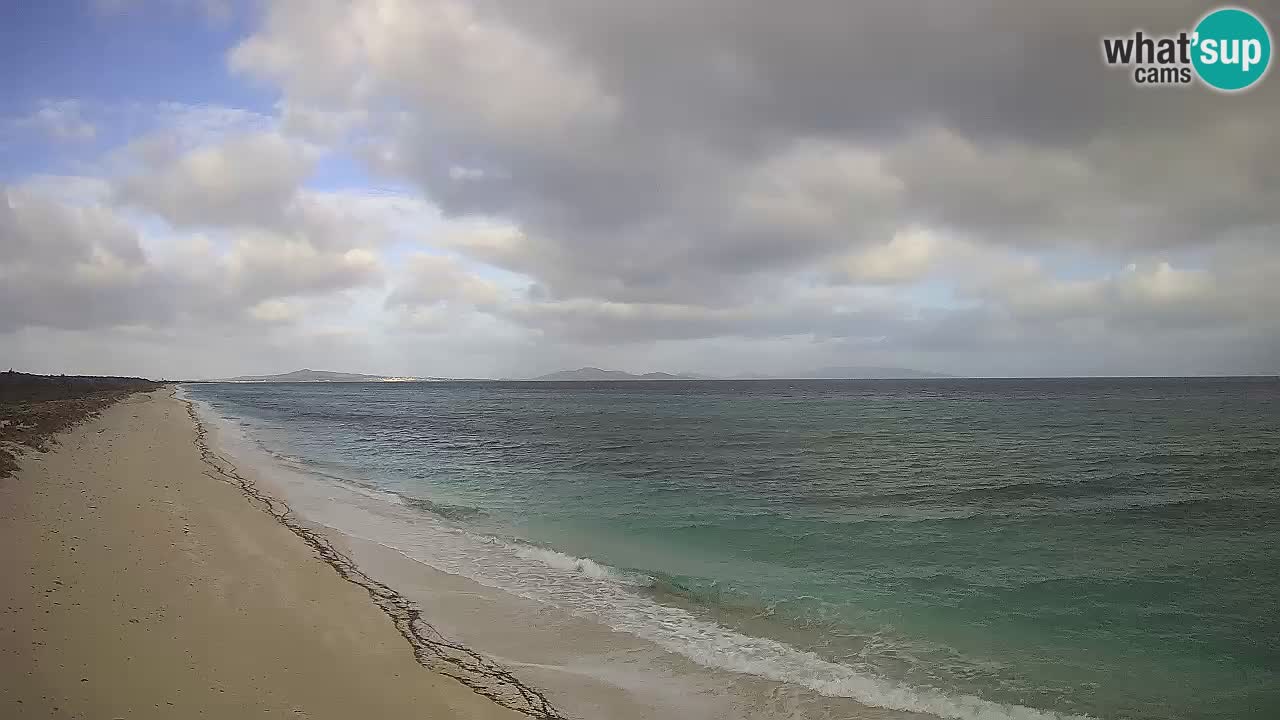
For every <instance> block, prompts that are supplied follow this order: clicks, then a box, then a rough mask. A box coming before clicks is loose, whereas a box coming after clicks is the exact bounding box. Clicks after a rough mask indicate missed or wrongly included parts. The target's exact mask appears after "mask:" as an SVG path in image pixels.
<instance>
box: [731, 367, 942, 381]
mask: <svg viewBox="0 0 1280 720" xmlns="http://www.w3.org/2000/svg"><path fill="white" fill-rule="evenodd" d="M748 377H751V378H759V379H766V378H772V379H778V380H916V379H922V378H948V377H955V376H954V375H945V374H943V373H936V372H927V371H924V370H911V369H909V368H898V367H866V366H846V367H824V368H818V369H817V370H809V371H806V372H799V373H794V374H780V375H767V376H766V375H751V376H748Z"/></svg>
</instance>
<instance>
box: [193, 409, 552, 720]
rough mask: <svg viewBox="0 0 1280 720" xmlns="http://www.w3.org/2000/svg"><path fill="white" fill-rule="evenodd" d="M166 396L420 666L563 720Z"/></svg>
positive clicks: (224, 465)
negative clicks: (337, 541) (380, 615)
mask: <svg viewBox="0 0 1280 720" xmlns="http://www.w3.org/2000/svg"><path fill="white" fill-rule="evenodd" d="M170 397H172V398H173V399H175V400H177V401H178V402H180V403H182V404H183V405H185V406H186V409H187V415H188V416H189V417H190V418H191V422H192V424H193V425H194V427H195V433H196V434H195V438H194V440H193V443H194V445H195V447H196V449H197V450H198V451H199V453H200V457H201V459H202V460H203V461H204V463H205V464H206V465H208V466H209V467H210V468H211V469H212V470H213V472H214V473H216V474H217V475H218V476H219V478H220V479H221V480H222V481H223V482H227V483H229V484H231V485H233V486H235V487H236V488H238V489H239V490H240V491H241V492H242V493H243V494H244V496H245V498H246V499H247V500H249V502H250V503H252V504H253V505H255V506H257V507H258V508H259V509H260V510H262V511H263V512H265V513H267V514H268V515H270V516H271V517H272V518H273V519H275V521H276V522H278V523H280V524H281V525H282V526H284V527H286V528H288V529H289V530H290V531H291V532H292V533H293V534H294V535H296V536H298V538H299V539H301V540H302V541H303V542H304V543H306V544H307V546H308V547H310V548H311V549H312V550H313V551H314V553H315V555H316V557H318V558H319V559H321V560H323V561H324V562H325V563H326V564H328V565H329V566H330V567H332V568H333V570H334V571H335V572H336V573H337V574H338V575H339V577H341V578H342V579H343V580H345V581H347V582H349V583H351V584H352V585H355V586H357V587H360V588H362V589H364V590H365V591H366V592H368V593H369V598H370V600H371V601H372V602H373V604H374V605H376V606H377V607H378V608H380V609H381V610H382V611H383V612H384V613H385V614H386V615H387V617H388V619H390V620H391V622H392V623H393V624H394V625H395V627H396V630H398V631H399V632H400V635H401V636H402V637H403V638H404V639H405V641H406V642H407V643H408V644H409V646H410V648H412V650H413V655H414V658H415V659H416V660H417V661H418V663H419V664H420V665H422V667H424V668H426V669H427V670H430V671H432V672H437V673H440V674H442V675H445V676H447V677H451V678H453V679H454V680H457V681H458V682H460V683H462V684H463V685H466V686H467V687H469V688H471V689H472V690H473V691H475V693H476V694H478V695H481V696H484V697H486V698H488V699H489V700H492V701H493V702H494V703H496V704H498V705H501V706H503V707H506V708H509V709H511V710H515V711H516V712H519V713H521V714H524V715H527V716H529V717H532V718H537V719H538V720H566V716H565V715H563V714H561V713H560V711H558V710H557V709H556V708H555V707H554V706H553V705H552V704H551V702H550V701H549V700H547V698H546V696H545V695H544V694H543V693H542V692H541V691H540V690H537V689H535V688H532V687H529V686H528V685H525V684H524V683H522V682H520V680H518V679H517V678H516V677H515V676H514V675H513V674H512V673H511V672H510V671H508V670H506V669H504V668H502V667H501V666H499V665H497V664H496V663H494V662H493V661H492V660H489V659H488V658H486V657H484V656H483V655H481V654H480V653H478V652H476V651H474V650H472V649H470V648H467V647H465V646H463V645H459V644H457V643H454V642H450V641H449V640H447V639H446V638H445V637H444V636H443V635H442V634H441V633H440V632H439V630H437V629H436V628H435V627H434V626H432V625H431V623H429V622H427V621H426V620H425V619H424V618H423V614H422V610H421V608H419V607H418V606H417V604H416V603H414V602H413V601H412V600H409V599H408V598H406V597H404V596H403V595H401V594H400V593H399V592H398V591H396V590H395V589H393V588H392V587H390V586H388V585H387V584H385V583H383V582H381V581H379V580H377V579H375V578H373V577H371V576H370V575H369V574H368V573H366V572H364V571H363V570H362V569H360V567H359V566H358V565H356V563H355V561H354V560H352V559H351V558H350V557H349V556H348V555H346V554H345V553H343V552H341V551H340V550H338V549H337V548H335V547H334V545H333V543H332V542H330V541H329V539H328V538H327V537H325V536H324V535H323V534H322V533H320V532H317V531H315V530H313V529H311V528H310V527H308V526H307V525H306V523H304V522H302V521H300V520H299V519H298V517H297V515H295V514H294V512H293V509H292V508H291V507H290V506H289V504H288V503H287V502H285V501H284V500H281V499H280V498H278V497H275V496H274V495H272V494H270V493H266V492H263V491H262V489H261V488H260V487H259V486H258V484H257V483H255V482H254V481H252V480H250V479H248V478H245V477H244V476H243V475H241V474H240V473H239V471H238V470H237V468H236V466H235V465H234V464H233V463H231V462H230V461H228V460H227V459H226V458H224V457H222V456H221V455H219V454H218V453H217V452H215V451H214V450H213V449H212V448H210V446H209V443H208V435H209V428H208V427H206V426H205V424H204V423H203V422H201V421H200V418H199V416H198V415H197V413H196V409H195V402H194V401H192V400H189V399H187V398H183V397H178V396H177V393H176V391H175V392H174V393H173V394H171V395H170ZM486 681H487V682H486Z"/></svg>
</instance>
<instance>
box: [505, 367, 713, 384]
mask: <svg viewBox="0 0 1280 720" xmlns="http://www.w3.org/2000/svg"><path fill="white" fill-rule="evenodd" d="M529 379H530V380H545V381H556V380H559V381H584V380H700V379H701V378H699V377H698V376H696V375H675V374H672V373H665V372H651V373H645V374H643V375H635V374H633V373H629V372H623V371H621V370H602V369H600V368H597V367H581V368H578V369H577V370H561V371H559V372H553V373H548V374H546V375H539V376H538V377H535V378H529Z"/></svg>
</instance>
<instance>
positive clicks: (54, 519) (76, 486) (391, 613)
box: [0, 390, 529, 719]
mask: <svg viewBox="0 0 1280 720" xmlns="http://www.w3.org/2000/svg"><path fill="white" fill-rule="evenodd" d="M199 440H200V438H199V436H198V435H197V426H196V424H195V423H194V422H193V420H192V418H191V417H190V415H189V414H188V407H187V405H186V404H185V403H183V402H182V401H179V400H177V399H175V398H173V397H171V396H170V394H169V391H167V390H162V391H157V392H153V393H149V394H138V395H134V396H132V397H130V398H128V399H126V400H125V401H123V402H121V403H119V404H117V405H114V406H112V407H110V408H108V409H106V410H105V411H104V412H103V413H102V415H101V416H100V417H98V418H95V419H93V420H90V421H89V422H87V423H85V424H83V425H81V426H79V427H77V428H75V429H74V430H72V431H70V432H68V433H66V434H64V435H62V436H61V437H60V438H59V442H58V445H57V446H56V447H55V448H53V449H52V451H51V452H48V453H43V454H40V453H34V454H29V455H27V456H25V457H22V458H20V459H19V461H18V466H19V467H18V470H17V472H16V474H15V475H14V476H13V477H9V478H0V546H2V547H3V548H4V552H3V553H0V577H3V578H4V582H3V585H0V717H6V718H26V717H41V718H47V717H61V718H148V717H153V718H161V717H163V718H172V717H215V718H216V717H224V718H241V717H249V716H256V717H283V716H290V717H300V718H335V719H336V718H344V719H345V718H352V717H377V718H399V717H404V718H410V717H422V718H517V717H527V716H528V714H521V713H517V712H515V711H513V710H511V709H508V708H506V707H502V706H500V705H499V704H497V703H495V702H493V701H492V700H490V699H489V698H486V697H483V696H481V695H480V694H477V692H475V691H473V689H471V688H469V687H467V686H466V685H464V684H463V682H460V681H459V680H458V679H455V677H457V676H462V679H463V680H464V681H469V682H475V681H476V677H480V678H481V679H482V680H486V681H492V682H491V684H490V686H489V687H488V688H487V689H486V688H482V691H487V692H490V693H491V694H498V695H501V694H502V693H511V692H514V693H515V694H516V695H519V694H520V691H519V687H518V686H517V685H513V684H512V683H511V682H506V681H505V680H504V679H503V678H496V679H495V678H494V677H487V678H485V677H484V675H485V673H491V672H492V671H493V670H494V668H493V667H492V666H489V665H485V664H483V661H482V658H480V657H479V656H474V657H473V656H470V655H468V654H467V653H466V652H465V649H458V650H451V649H450V648H448V647H445V646H441V645H438V644H437V645H433V644H432V638H431V636H430V627H429V626H426V625H425V624H424V623H421V622H420V618H418V619H417V620H415V617H413V616H412V614H411V613H410V612H409V610H408V608H411V607H412V605H411V604H409V603H408V601H405V600H404V599H403V598H400V597H399V596H398V595H397V594H395V593H394V592H393V591H391V590H390V589H389V588H385V586H380V585H379V584H377V583H376V581H373V580H372V579H370V578H367V577H365V576H363V575H362V574H358V576H356V577H354V578H352V577H348V578H344V576H343V575H344V574H349V573H350V571H351V570H352V569H353V568H348V572H347V573H344V572H342V570H343V568H342V566H341V558H343V557H344V556H343V555H342V554H341V553H340V552H338V551H336V550H334V549H333V548H332V546H328V547H329V550H328V551H326V550H325V546H326V543H325V540H324V538H323V537H322V536H319V535H315V534H313V535H311V536H310V539H309V536H308V535H307V533H306V531H305V530H306V529H305V528H304V527H301V526H297V527H293V528H291V527H289V526H287V525H286V524H282V523H281V522H280V521H279V520H280V516H279V515H280V513H285V512H287V508H282V507H280V506H276V507H274V508H269V507H266V506H265V505H264V503H262V502H259V501H255V500H254V499H253V498H251V497H249V496H247V495H246V493H245V491H244V489H243V488H242V487H240V486H239V485H238V484H237V483H236V482H235V480H234V478H233V477H229V476H228V475H227V473H226V471H227V470H228V469H229V466H221V467H220V466H218V465H217V464H216V463H215V464H211V463H210V462H209V461H210V460H211V459H212V458H210V457H209V455H208V452H206V453H205V454H204V455H203V456H202V452H201V446H200V444H199ZM273 509H274V511H275V512H276V513H277V516H276V517H273V516H272V514H271V512H268V511H269V510H273ZM326 552H330V553H333V555H326ZM362 577H363V578H364V579H365V580H367V582H361V578H362ZM415 622H418V624H417V625H415ZM420 635H421V636H422V637H420V638H419V636H420ZM415 638H417V640H415ZM411 641H412V642H411ZM451 658H452V659H451ZM467 663H475V664H477V665H476V667H475V668H472V670H475V671H476V672H479V673H480V675H479V676H465V673H463V672H462V671H460V670H457V668H458V667H460V666H461V665H466V664H467ZM424 664H425V665H427V666H435V667H436V669H440V668H444V669H445V670H449V668H454V670H453V671H452V674H454V675H455V677H449V676H446V675H444V674H441V673H439V672H434V671H433V670H429V669H427V667H424ZM468 677H469V678H470V679H468ZM504 682H506V685H505V686H504V685H503V683H504ZM512 682H515V681H514V678H512ZM495 688H496V689H495ZM510 702H516V703H518V702H529V699H528V698H523V699H520V698H517V699H516V700H513V701H510Z"/></svg>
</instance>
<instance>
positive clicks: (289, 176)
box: [116, 133, 313, 225]
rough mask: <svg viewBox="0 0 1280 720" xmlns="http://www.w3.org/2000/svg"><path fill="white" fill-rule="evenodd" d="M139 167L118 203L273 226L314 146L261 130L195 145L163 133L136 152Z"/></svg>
mask: <svg viewBox="0 0 1280 720" xmlns="http://www.w3.org/2000/svg"><path fill="white" fill-rule="evenodd" d="M135 152H136V154H137V155H138V156H139V164H140V167H139V168H138V169H137V170H136V171H135V172H133V173H132V174H130V175H128V176H127V177H124V178H122V179H121V180H120V181H119V183H118V185H117V189H116V198H117V200H118V201H120V202H122V203H126V204H130V205H135V206H138V207H140V208H143V209H146V210H149V211H151V212H154V213H156V214H157V215H160V216H161V217H163V218H165V219H166V220H169V221H170V222H172V223H174V224H175V225H234V224H239V225H272V224H275V223H278V222H279V221H280V220H281V219H282V215H283V212H284V210H285V207H286V206H287V205H288V203H289V201H290V199H292V198H293V196H294V195H295V194H296V193H297V191H298V188H299V187H300V186H301V184H302V181H303V180H304V179H305V178H306V176H307V175H308V174H309V173H310V172H311V169H312V165H313V158H312V157H310V156H309V153H308V151H307V148H306V147H305V146H304V145H302V144H300V143H297V142H294V141H291V140H289V139H287V138H285V137H284V136H282V135H279V134H277V133H254V134H249V135H241V136H237V137H233V138H230V139H229V140H227V141H225V142H223V143H220V144H217V145H207V146H202V147H198V148H195V149H192V150H186V151H183V150H180V149H178V148H175V147H174V146H173V145H172V144H171V143H169V142H167V141H166V140H165V139H163V138H160V139H158V140H157V142H156V143H155V144H151V145H147V146H143V147H139V148H138V149H136V150H135Z"/></svg>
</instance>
